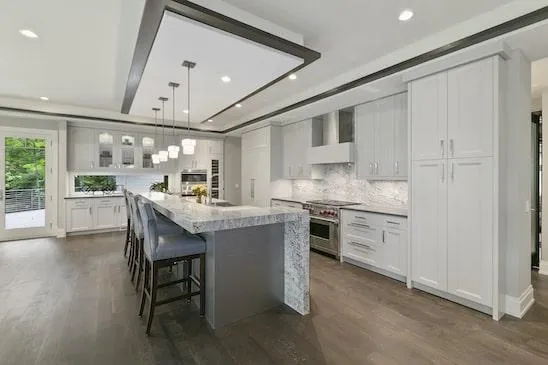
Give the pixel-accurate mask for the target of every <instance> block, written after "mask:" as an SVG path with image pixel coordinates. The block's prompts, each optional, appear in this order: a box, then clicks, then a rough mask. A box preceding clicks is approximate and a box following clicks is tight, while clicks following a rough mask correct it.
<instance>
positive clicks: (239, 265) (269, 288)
mask: <svg viewBox="0 0 548 365" xmlns="http://www.w3.org/2000/svg"><path fill="white" fill-rule="evenodd" d="M140 195H141V196H142V197H143V198H144V199H145V200H146V201H148V202H150V203H151V204H152V206H153V207H154V209H156V210H157V211H158V212H160V213H162V214H163V215H165V216H166V217H168V218H170V219H171V220H172V221H173V222H175V223H177V224H178V225H180V226H181V227H183V228H184V229H186V230H187V231H189V232H190V233H194V234H200V235H201V236H202V237H204V238H205V239H206V242H207V255H206V319H207V320H208V322H209V323H210V324H211V326H212V327H213V328H219V327H221V326H224V325H226V324H230V323H233V322H235V321H238V320H240V319H243V318H246V317H249V316H252V315H254V314H258V313H262V312H264V311H265V310H267V309H269V308H272V307H276V306H279V305H280V304H282V303H284V304H286V305H287V306H289V307H290V308H292V309H294V310H295V311H296V312H297V313H299V314H301V315H307V314H309V313H310V297H309V295H310V292H309V285H310V278H309V223H308V222H309V220H308V212H306V211H303V210H298V209H292V208H283V207H275V208H258V207H251V206H237V207H216V206H208V205H204V204H198V203H195V202H194V201H192V200H190V199H188V198H181V197H178V196H175V195H168V194H163V193H145V194H140ZM195 266H196V265H195Z"/></svg>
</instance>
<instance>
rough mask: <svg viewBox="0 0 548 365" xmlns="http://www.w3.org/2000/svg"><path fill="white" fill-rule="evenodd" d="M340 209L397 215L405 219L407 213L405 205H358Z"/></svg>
mask: <svg viewBox="0 0 548 365" xmlns="http://www.w3.org/2000/svg"><path fill="white" fill-rule="evenodd" d="M341 209H345V210H356V211H359V212H370V213H379V214H387V215H398V216H401V217H407V212H408V208H407V206H405V205H402V206H390V205H368V204H358V205H348V206H345V207H341Z"/></svg>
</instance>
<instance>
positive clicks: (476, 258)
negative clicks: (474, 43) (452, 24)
mask: <svg viewBox="0 0 548 365" xmlns="http://www.w3.org/2000/svg"><path fill="white" fill-rule="evenodd" d="M502 67H504V60H503V59H501V58H500V57H499V56H498V55H495V56H491V57H488V58H485V59H482V60H479V61H475V62H472V63H468V64H465V65H462V66H459V67H456V68H453V69H450V70H448V71H444V72H439V73H436V74H434V75H429V76H425V77H422V78H419V79H416V80H413V81H411V82H410V84H409V123H410V128H409V130H410V134H411V136H410V143H411V146H410V154H411V160H412V162H411V177H410V183H411V186H410V199H411V202H410V205H411V217H410V224H411V232H410V249H411V253H410V260H411V275H410V278H411V281H410V283H409V284H410V285H411V286H415V287H418V288H419V289H423V290H426V291H431V292H433V293H434V294H437V295H440V296H443V297H446V298H448V299H450V300H454V301H457V302H460V303H461V304H464V305H467V306H470V307H473V308H475V309H478V310H480V311H483V312H486V313H489V314H493V316H494V318H496V319H497V318H498V312H499V310H500V309H499V303H498V302H499V300H498V293H499V290H498V285H499V284H498V280H497V279H498V266H497V265H498V264H497V263H498V260H497V259H496V257H497V255H498V247H497V244H498V234H497V232H498V220H497V219H498V188H497V186H498V180H497V179H496V178H495V174H496V173H497V171H498V165H497V163H498V152H497V148H496V146H498V138H499V125H498V124H499V120H500V118H499V111H500V109H501V105H500V104H501V99H500V92H499V91H500V90H499V87H500V82H501V79H503V76H502V75H503V73H502V71H501V70H502Z"/></svg>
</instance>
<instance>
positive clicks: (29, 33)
mask: <svg viewBox="0 0 548 365" xmlns="http://www.w3.org/2000/svg"><path fill="white" fill-rule="evenodd" d="M19 33H21V35H24V36H25V37H27V38H32V39H36V38H38V34H36V33H34V32H33V31H32V30H30V29H19Z"/></svg>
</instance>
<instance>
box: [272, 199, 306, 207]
mask: <svg viewBox="0 0 548 365" xmlns="http://www.w3.org/2000/svg"><path fill="white" fill-rule="evenodd" d="M271 206H273V207H287V208H295V209H303V205H302V204H301V203H294V202H286V201H282V200H272V204H271Z"/></svg>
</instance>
